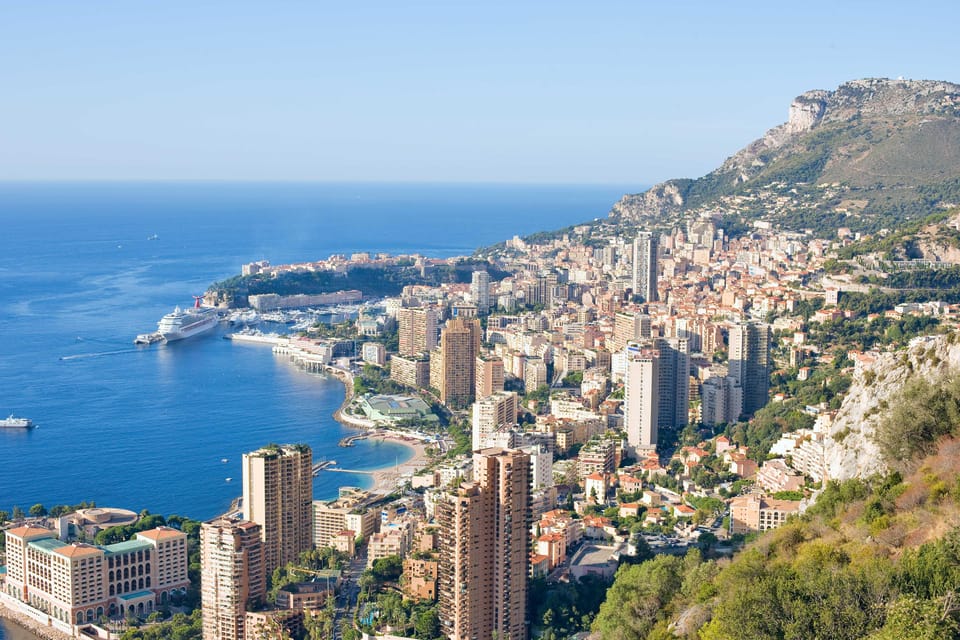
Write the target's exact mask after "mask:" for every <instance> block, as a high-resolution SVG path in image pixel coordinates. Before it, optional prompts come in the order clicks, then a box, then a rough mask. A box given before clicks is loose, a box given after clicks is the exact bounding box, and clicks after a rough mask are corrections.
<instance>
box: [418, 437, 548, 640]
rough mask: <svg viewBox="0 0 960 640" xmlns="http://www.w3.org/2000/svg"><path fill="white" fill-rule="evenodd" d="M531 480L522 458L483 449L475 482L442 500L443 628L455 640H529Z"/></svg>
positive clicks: (440, 588) (440, 592)
mask: <svg viewBox="0 0 960 640" xmlns="http://www.w3.org/2000/svg"><path fill="white" fill-rule="evenodd" d="M529 473H530V471H529V461H528V459H527V456H526V454H524V453H523V452H520V451H510V450H505V449H483V450H480V451H477V452H475V453H474V477H475V478H476V480H475V481H474V482H471V483H464V484H462V485H460V487H458V488H457V489H455V490H452V491H449V492H445V493H443V494H440V496H439V497H438V500H437V504H436V516H437V522H438V524H439V525H440V572H439V584H438V588H437V590H438V599H439V605H440V621H441V625H442V632H443V633H444V634H445V635H446V636H447V637H449V638H452V639H453V640H474V639H477V638H484V639H486V638H491V637H499V638H510V639H511V640H526V637H527V636H526V608H527V607H526V600H527V579H528V574H529V563H530V558H529V529H530V526H529V525H530V515H529V503H530V494H529V486H530V481H529ZM494 634H496V636H494Z"/></svg>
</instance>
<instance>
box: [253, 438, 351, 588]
mask: <svg viewBox="0 0 960 640" xmlns="http://www.w3.org/2000/svg"><path fill="white" fill-rule="evenodd" d="M243 518H244V519H245V520H249V521H250V522H256V523H257V524H259V525H260V535H261V537H262V538H263V566H264V571H266V572H267V574H272V573H273V570H274V569H276V568H277V567H281V566H283V565H285V564H287V563H288V562H293V561H295V560H297V558H299V557H300V554H301V553H302V552H304V551H306V550H308V549H310V547H311V546H312V545H313V453H312V451H311V450H310V447H308V446H307V445H303V444H298V445H283V446H276V445H274V446H268V447H264V448H262V449H258V450H257V451H252V452H250V453H245V454H243ZM341 528H343V527H341Z"/></svg>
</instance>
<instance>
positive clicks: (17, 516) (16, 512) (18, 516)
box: [13, 505, 24, 522]
mask: <svg viewBox="0 0 960 640" xmlns="http://www.w3.org/2000/svg"><path fill="white" fill-rule="evenodd" d="M23 518H24V514H23V509H21V508H20V507H18V506H16V505H14V507H13V521H14V522H17V521H19V520H23Z"/></svg>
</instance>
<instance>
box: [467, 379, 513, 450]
mask: <svg viewBox="0 0 960 640" xmlns="http://www.w3.org/2000/svg"><path fill="white" fill-rule="evenodd" d="M517 402H518V401H517V394H516V393H515V392H513V391H498V392H496V393H493V394H491V395H488V396H487V397H485V398H481V399H479V400H477V401H476V402H475V403H474V404H473V425H472V427H473V429H472V431H473V449H474V450H476V449H481V448H483V439H484V436H487V435H489V434H491V433H493V432H495V431H497V430H498V429H501V428H503V427H512V426H513V425H515V424H516V423H517Z"/></svg>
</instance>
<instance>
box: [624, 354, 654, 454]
mask: <svg viewBox="0 0 960 640" xmlns="http://www.w3.org/2000/svg"><path fill="white" fill-rule="evenodd" d="M625 355H626V372H625V376H624V386H623V390H624V395H623V422H624V424H625V425H626V430H627V443H628V444H629V445H630V448H631V449H632V450H633V452H634V453H637V452H644V451H656V448H657V435H658V427H659V424H660V418H659V415H660V411H659V408H660V397H659V396H660V360H659V354H658V353H657V352H656V350H654V349H651V348H645V347H641V346H640V345H637V344H631V345H629V346H628V347H627V349H626V351H625Z"/></svg>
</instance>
